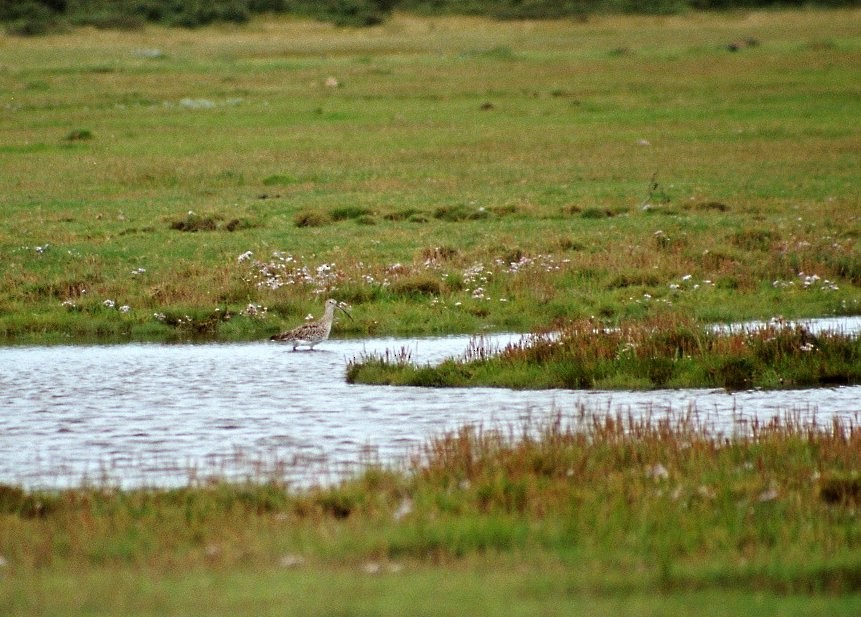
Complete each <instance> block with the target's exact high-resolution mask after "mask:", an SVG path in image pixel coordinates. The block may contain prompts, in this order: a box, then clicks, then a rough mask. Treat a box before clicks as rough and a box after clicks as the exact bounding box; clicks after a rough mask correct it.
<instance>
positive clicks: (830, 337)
mask: <svg viewBox="0 0 861 617" xmlns="http://www.w3.org/2000/svg"><path fill="white" fill-rule="evenodd" d="M346 378H347V382H348V383H362V384H376V385H398V386H423V387H479V386H493V387H501V388H515V389H517V388H526V389H552V388H560V389H574V390H581V389H585V390H591V389H599V390H613V389H623V390H653V389H662V388H724V389H726V390H728V391H733V390H749V389H771V390H774V389H781V388H787V389H793V388H811V387H823V386H825V387H833V386H840V385H855V384H859V383H861V337H859V336H858V335H851V334H843V333H840V332H835V331H825V332H820V333H817V334H814V333H812V332H811V331H810V330H809V329H808V328H806V327H805V326H803V325H800V324H795V325H793V324H787V323H783V322H780V321H773V322H771V323H769V324H766V325H764V326H762V327H758V328H752V329H738V330H736V331H734V332H733V331H730V332H722V331H720V330H719V329H716V328H714V327H709V328H705V327H701V326H699V325H697V324H696V323H694V322H691V321H687V320H684V319H678V318H670V319H659V320H650V321H646V322H637V323H625V324H622V325H620V326H619V327H617V328H612V329H607V328H604V327H602V326H599V325H596V324H595V322H594V321H583V322H577V323H571V324H566V325H564V326H562V327H561V328H560V329H559V330H557V331H554V332H551V333H548V334H533V335H528V336H525V337H522V338H521V339H520V341H518V342H516V343H509V344H507V345H505V346H504V347H503V348H501V349H494V348H491V347H488V346H486V345H484V344H483V342H482V340H481V339H475V340H473V342H472V344H471V345H470V347H469V348H468V349H467V351H466V352H465V353H464V354H463V356H461V357H459V358H450V359H447V360H444V361H443V362H442V363H440V364H438V365H435V366H433V365H426V366H419V365H417V364H415V363H413V362H411V359H410V355H409V352H408V351H405V350H401V351H400V352H391V351H389V350H387V351H386V352H385V353H375V354H365V355H362V356H360V357H358V358H354V359H352V360H350V362H349V363H348V364H347V369H346Z"/></svg>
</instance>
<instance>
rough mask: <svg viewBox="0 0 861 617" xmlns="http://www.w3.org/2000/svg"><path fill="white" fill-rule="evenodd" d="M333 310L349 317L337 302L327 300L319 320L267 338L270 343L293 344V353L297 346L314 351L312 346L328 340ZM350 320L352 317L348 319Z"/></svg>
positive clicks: (333, 319)
mask: <svg viewBox="0 0 861 617" xmlns="http://www.w3.org/2000/svg"><path fill="white" fill-rule="evenodd" d="M335 309H338V310H339V311H341V312H343V313H344V315H346V316H347V317H350V314H349V313H348V312H347V310H346V309H345V308H344V307H343V306H341V305H340V304H338V301H337V300H334V299H332V298H329V299H328V300H326V311H325V312H324V313H323V316H322V317H321V318H320V319H315V320H314V321H309V322H308V323H303V324H302V325H301V326H298V327H296V328H293V329H292V330H288V331H287V332H282V333H281V334H276V335H274V336H272V337H270V338H269V340H270V341H279V342H281V343H293V351H296V348H297V347H298V346H299V345H307V346H308V348H309V350H313V349H314V345H316V344H317V343H321V342H323V341H325V340H326V339H327V338H329V332H331V331H332V322H333V321H335ZM350 319H352V317H350Z"/></svg>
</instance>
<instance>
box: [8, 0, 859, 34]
mask: <svg viewBox="0 0 861 617" xmlns="http://www.w3.org/2000/svg"><path fill="white" fill-rule="evenodd" d="M859 4H861V0H0V22H3V23H4V24H5V26H6V29H7V30H8V31H10V32H13V33H17V34H41V33H45V32H49V31H55V30H61V29H62V28H64V27H68V26H72V25H94V26H97V27H102V28H128V29H132V28H137V27H141V26H142V25H144V24H145V23H161V24H166V25H170V26H182V27H187V28H194V27H197V26H203V25H206V24H209V23H213V22H236V23H242V22H244V21H247V20H248V19H250V18H251V16H252V15H254V14H258V13H267V12H268V13H290V14H294V15H299V16H303V17H311V18H314V19H318V20H322V21H328V22H332V23H335V24H338V25H344V26H371V25H374V24H378V23H381V22H382V21H384V20H385V19H386V18H387V17H388V16H389V15H390V14H391V12H392V11H393V10H394V9H400V10H404V11H409V12H413V13H417V14H423V15H444V14H466V15H485V16H488V17H493V18H497V19H560V18H580V19H582V18H584V17H587V16H588V15H590V14H594V13H651V14H670V13H679V12H683V11H688V10H727V9H735V8H759V7H776V6H804V5H816V6H832V7H837V6H858V5H859Z"/></svg>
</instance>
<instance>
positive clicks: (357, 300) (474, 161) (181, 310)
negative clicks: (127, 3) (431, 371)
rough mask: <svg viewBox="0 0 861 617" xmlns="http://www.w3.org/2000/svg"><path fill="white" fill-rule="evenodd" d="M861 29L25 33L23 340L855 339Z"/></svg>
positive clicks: (721, 20)
mask: <svg viewBox="0 0 861 617" xmlns="http://www.w3.org/2000/svg"><path fill="white" fill-rule="evenodd" d="M858 20H859V13H858V11H857V9H842V10H834V11H825V10H804V11H769V12H747V13H719V14H698V13H691V14H684V15H678V16H666V17H649V16H621V15H601V16H595V17H594V18H591V19H590V20H588V21H586V22H585V23H581V22H577V21H570V20H562V21H537V22H511V21H502V22H499V21H490V20H485V19H482V18H478V17H444V16H443V17H439V16H438V17H423V18H419V17H415V16H412V15H411V14H404V13H395V14H394V15H393V16H392V17H391V19H388V20H387V21H386V22H385V23H384V24H382V25H379V26H375V27H373V28H366V29H359V30H356V29H344V28H337V27H334V26H332V25H330V24H325V23H319V22H312V21H302V20H299V19H296V18H293V17H282V16H278V17H275V16H270V17H267V18H265V19H264V18H260V19H252V20H251V21H250V22H248V23H247V24H244V25H242V26H236V25H222V26H217V27H209V28H204V29H198V30H183V29H171V28H164V27H162V26H152V25H149V26H145V27H141V28H140V29H136V30H132V31H122V32H120V31H116V30H96V29H93V28H90V27H80V28H78V29H72V30H70V31H68V32H66V33H63V34H51V35H47V36H43V37H28V38H20V37H12V36H9V35H6V36H2V37H0V47H2V52H3V63H2V67H0V102H2V106H3V113H2V115H0V128H2V132H3V136H4V137H3V143H2V144H0V165H2V169H3V173H2V174H0V195H2V197H0V203H1V204H2V205H0V207H2V218H0V263H2V267H0V338H2V340H3V341H5V342H7V343H12V342H57V341H85V340H91V341H92V340H99V341H105V340H178V339H199V340H243V339H253V338H260V339H263V338H266V337H267V336H268V335H271V334H273V333H275V332H277V331H279V330H280V329H282V327H283V326H284V325H285V324H287V323H295V322H296V321H297V319H298V320H301V318H302V317H304V316H305V315H306V314H307V313H315V314H316V313H318V312H319V307H320V306H321V305H322V303H323V301H324V300H325V298H326V297H334V298H336V299H338V300H339V301H344V302H348V303H350V304H351V305H352V306H353V311H352V314H353V317H354V321H352V322H348V323H342V324H339V325H338V326H337V327H336V332H335V334H336V335H338V334H340V335H357V336H358V335H374V334H379V335H383V334H395V333H399V334H430V333H443V332H469V333H476V332H481V331H502V330H508V331H521V332H526V331H531V330H534V329H537V328H541V327H547V326H549V325H554V324H559V323H564V322H566V321H576V320H579V319H589V318H592V317H594V318H596V319H598V320H601V321H602V323H604V324H608V325H614V324H617V323H620V322H623V321H629V320H633V321H638V320H644V319H647V318H650V317H653V316H654V315H655V314H656V313H661V314H663V313H664V312H665V311H667V310H668V309H669V310H671V311H675V312H677V313H678V314H680V315H686V316H690V317H693V318H695V319H697V320H700V321H701V322H704V323H718V322H736V321H741V320H745V319H768V318H770V317H772V316H775V315H783V316H785V317H787V318H795V317H810V316H825V315H841V314H843V315H845V314H857V313H859V311H861V304H859V284H861V261H859V255H861V247H859V237H861V228H859V225H861V223H859V221H861V217H858V216H857V214H858V212H859V208H860V207H861V206H859V201H858V195H859V191H858V180H859V177H858V168H857V152H858V149H859V146H861V134H859V131H861V129H859V128H858V123H857V122H855V121H854V119H855V118H857V117H859V116H861V96H859V94H861V93H859V90H858V80H857V79H856V76H857V75H856V74H857V66H858V61H859V52H861V38H859V34H858V32H859V31H858V28H857V24H858ZM680 76H684V78H683V79H682V78H680Z"/></svg>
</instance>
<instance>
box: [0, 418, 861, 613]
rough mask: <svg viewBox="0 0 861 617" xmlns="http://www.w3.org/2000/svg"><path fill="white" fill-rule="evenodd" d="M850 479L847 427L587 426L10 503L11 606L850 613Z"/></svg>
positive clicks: (0, 528)
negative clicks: (273, 477) (330, 477)
mask: <svg viewBox="0 0 861 617" xmlns="http://www.w3.org/2000/svg"><path fill="white" fill-rule="evenodd" d="M859 466H861V443H859V431H858V430H857V426H851V425H848V424H845V423H841V422H835V423H834V424H832V425H829V426H815V425H803V424H802V423H801V422H800V421H798V420H793V419H792V417H791V416H787V418H786V419H782V420H779V419H775V420H774V421H772V422H769V423H763V424H760V423H756V422H748V423H744V422H740V423H738V424H736V425H735V427H734V428H731V429H728V432H725V431H723V430H721V429H720V428H717V427H715V426H711V427H710V426H709V423H708V422H707V421H704V419H701V418H699V417H698V416H697V414H696V413H695V412H690V413H686V414H681V415H676V416H667V417H658V416H654V417H645V418H634V417H632V416H627V415H625V414H624V413H619V414H612V415H605V414H602V413H600V412H591V411H589V410H586V409H582V408H581V409H580V410H578V411H577V412H574V413H573V414H572V415H570V416H566V415H557V416H555V417H554V418H552V419H549V420H548V421H546V422H541V421H533V422H532V423H526V424H524V425H523V426H521V427H512V428H509V429H505V428H489V427H485V428H480V427H465V428H463V429H460V430H458V431H455V432H452V433H448V434H444V435H441V436H439V437H437V438H435V439H432V440H431V441H430V442H428V443H427V445H426V446H424V447H423V448H421V449H420V450H418V451H416V452H414V453H413V455H412V456H411V457H410V459H409V461H408V462H405V464H404V467H403V468H395V469H375V468H370V469H368V470H367V471H365V472H363V473H361V474H360V475H358V476H356V477H355V478H354V479H351V480H347V481H344V482H343V483H341V484H339V485H336V486H332V487H322V488H313V489H305V490H295V489H290V488H289V487H285V486H283V485H281V484H279V483H278V482H276V481H272V482H268V483H266V482H263V483H254V484H248V485H236V484H223V483H218V482H215V483H212V484H203V485H197V486H188V487H186V488H177V489H173V490H149V489H139V490H125V491H116V490H113V489H111V488H110V487H109V486H104V487H98V486H93V487H83V488H77V489H69V490H63V491H59V492H51V491H38V490H35V491H24V490H21V489H17V488H14V487H9V486H4V487H0V523H2V524H0V556H2V559H3V561H2V565H0V608H2V609H3V612H4V614H45V615H53V614H77V613H86V614H117V613H124V614H140V615H149V614H164V613H170V614H176V615H185V614H199V613H200V611H201V610H203V607H204V606H205V607H208V608H207V609H206V610H208V611H210V612H211V611H212V610H215V611H216V612H217V613H218V614H226V613H229V612H232V611H235V610H237V609H238V607H240V606H241V607H242V611H244V612H253V613H254V614H261V615H270V614H272V615H275V614H279V615H283V614H291V615H292V614H302V611H306V612H307V611H309V610H310V611H311V612H313V613H314V614H319V615H336V614H378V615H396V614H404V612H410V611H413V610H415V611H418V612H421V614H427V615H456V614H463V610H464V607H465V606H466V607H471V608H472V609H474V610H476V611H478V612H481V614H487V615H497V614H498V615H510V614H535V611H536V610H537V609H538V608H543V609H544V610H545V611H547V612H548V613H549V614H576V615H579V614H584V615H586V614H594V613H593V612H592V611H593V610H595V609H596V607H605V608H604V609H602V610H609V611H610V612H612V607H613V606H616V607H617V608H616V610H621V608H620V607H622V606H628V605H629V603H630V604H632V605H633V604H639V605H641V609H640V610H643V609H642V607H647V608H648V609H649V610H647V611H646V613H649V612H651V611H654V610H657V611H658V612H663V611H668V610H671V609H672V607H674V606H677V605H678V603H682V604H686V605H687V607H688V608H690V607H691V606H697V607H699V606H701V607H702V611H703V614H709V615H711V614H728V613H732V614H763V611H764V612H765V614H777V613H780V614H795V613H796V612H798V611H802V610H810V607H812V606H818V607H821V608H822V610H826V608H827V612H828V613H829V614H847V615H848V614H853V611H856V612H857V610H858V607H859V601H861V600H859V595H858V594H859V592H861V561H859V559H861V557H859V556H861V524H859V519H858V516H857V509H858V506H859V500H861V478H859V476H858V469H859ZM440 566H445V567H444V568H440ZM73 582H74V588H73V587H72V584H73ZM488 585H489V586H490V589H488V587H487V586H488ZM191 589H195V590H197V591H196V592H195V593H191V592H190V590H191ZM202 589H206V590H207V591H206V592H205V593H203V595H201V590H202ZM482 590H483V591H482ZM204 596H205V598H204ZM464 601H465V602H467V604H463V602H464ZM578 606H579V608H578ZM814 612H817V611H814ZM637 614H639V613H637Z"/></svg>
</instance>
